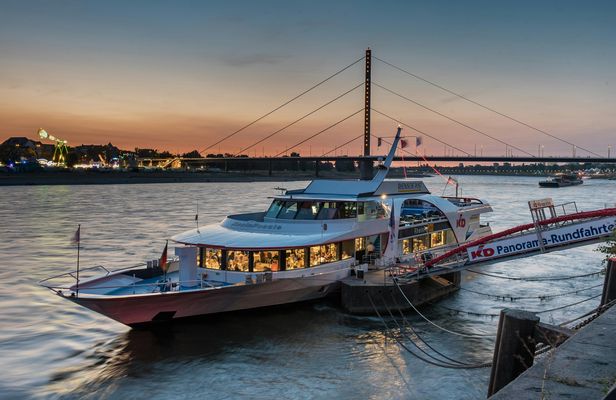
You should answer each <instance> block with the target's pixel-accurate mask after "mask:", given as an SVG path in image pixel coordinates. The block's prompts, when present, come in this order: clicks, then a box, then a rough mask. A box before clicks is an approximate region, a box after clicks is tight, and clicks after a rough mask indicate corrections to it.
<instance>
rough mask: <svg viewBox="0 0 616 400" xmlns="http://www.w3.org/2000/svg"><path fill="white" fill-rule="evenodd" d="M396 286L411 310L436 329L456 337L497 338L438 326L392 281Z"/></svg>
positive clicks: (493, 335)
mask: <svg viewBox="0 0 616 400" xmlns="http://www.w3.org/2000/svg"><path fill="white" fill-rule="evenodd" d="M392 280H393V281H394V283H395V285H396V287H397V288H398V290H399V291H400V293H401V294H402V297H404V299H405V300H406V301H407V302H408V303H409V305H410V306H411V308H412V309H413V310H415V312H416V313H417V314H418V315H419V316H420V317H421V318H423V319H424V320H425V321H426V322H428V323H430V324H431V325H433V326H434V327H436V328H438V329H440V330H442V331H444V332H447V333H450V334H452V335H456V336H461V337H467V338H486V337H496V334H488V333H482V334H479V333H477V334H472V333H462V332H456V331H452V330H449V329H447V328H444V327H442V326H440V325H438V324H436V323H435V322H433V321H431V320H430V319H429V318H428V317H426V316H425V315H423V314H422V313H421V312H420V311H419V310H418V309H417V307H415V305H414V304H413V303H412V302H411V300H409V298H408V297H406V294H404V291H403V290H402V288H401V287H400V285H399V284H398V281H397V280H396V279H392Z"/></svg>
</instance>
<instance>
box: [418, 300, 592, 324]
mask: <svg viewBox="0 0 616 400" xmlns="http://www.w3.org/2000/svg"><path fill="white" fill-rule="evenodd" d="M599 296H601V293H599V294H597V295H594V296H591V297H587V298H585V299H583V300H580V301H576V302H574V303H570V304H565V305H563V306H560V307H555V308H550V309H547V310H528V311H529V312H532V313H535V314H545V313H549V312H552V311H558V310H562V309H565V308H568V307H573V306H577V305H578V304H582V303H585V302H587V301H590V300H593V299H596V298H597V297H599ZM430 304H431V305H433V306H436V307H438V308H442V309H443V310H447V311H450V312H453V313H456V314H467V315H473V316H477V317H490V318H494V317H498V316H500V314H493V313H480V312H474V311H466V310H460V309H457V308H452V307H447V306H443V305H441V304H435V303H430ZM594 311H596V309H595V310H593V311H591V312H590V314H592V313H593V312H594ZM586 315H589V314H585V315H582V316H581V317H578V318H576V319H574V320H572V321H570V322H573V321H577V320H578V319H580V318H583V317H585V316H586ZM570 322H569V323H570ZM563 324H567V323H563ZM561 325H562V324H561Z"/></svg>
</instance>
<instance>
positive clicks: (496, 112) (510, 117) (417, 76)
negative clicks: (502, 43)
mask: <svg viewBox="0 0 616 400" xmlns="http://www.w3.org/2000/svg"><path fill="white" fill-rule="evenodd" d="M372 58H374V59H376V60H379V61H380V62H382V63H384V64H386V65H389V66H390V67H392V68H394V69H397V70H398V71H401V72H403V73H405V74H407V75H410V76H412V77H413V78H416V79H419V80H420V81H423V82H425V83H427V84H429V85H432V86H434V87H436V88H439V89H441V90H443V91H445V92H447V93H449V94H452V95H454V96H456V97H459V98H461V99H463V100H466V101H468V102H469V103H472V104H474V105H476V106H479V107H481V108H483V109H485V110H488V111H490V112H493V113H495V114H498V115H500V116H501V117H504V118H507V119H509V120H511V121H513V122H516V123H518V124H520V125H523V126H525V127H527V128H530V129H532V130H534V131H537V132H539V133H542V134H544V135H546V136H549V137H551V138H553V139H556V140H559V141H561V142H563V143H566V144H568V145H570V146H575V147H576V148H578V149H581V150H584V151H586V152H587V153H590V154H592V155H595V156H597V157H601V158H603V156H602V155H600V154H597V153H595V152H594V151H591V150H588V149H585V148H584V147H580V146H578V145H576V144H575V143H571V142H569V141H568V140H565V139H562V138H560V137H558V136H556V135H554V134H552V133H549V132H547V131H545V130H543V129H539V128H537V127H535V126H532V125H531V124H529V123H527V122H524V121H521V120H519V119H516V118H514V117H512V116H510V115H507V114H505V113H502V112H500V111H497V110H495V109H493V108H491V107H488V106H486V105H484V104H481V103H479V102H477V101H475V100H472V99H469V98H468V97H465V96H463V95H461V94H459V93H456V92H454V91H453V90H449V89H447V88H445V87H443V86H441V85H439V84H437V83H434V82H432V81H429V80H428V79H426V78H422V77H421V76H419V75H416V74H414V73H412V72H409V71H407V70H405V69H403V68H400V67H398V66H396V65H394V64H391V63H389V62H387V61H385V60H382V59H380V58H378V57H375V56H372Z"/></svg>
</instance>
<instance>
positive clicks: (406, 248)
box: [402, 239, 413, 255]
mask: <svg viewBox="0 0 616 400" xmlns="http://www.w3.org/2000/svg"><path fill="white" fill-rule="evenodd" d="M412 250H413V248H412V247H411V239H404V240H402V254H404V255H406V254H411V253H412V252H413V251H412Z"/></svg>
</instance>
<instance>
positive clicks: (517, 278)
mask: <svg viewBox="0 0 616 400" xmlns="http://www.w3.org/2000/svg"><path fill="white" fill-rule="evenodd" d="M467 271H468V272H472V273H473V274H478V275H484V276H489V277H491V278H499V279H508V280H512V281H528V282H541V281H565V280H568V279H576V278H585V277H588V276H595V275H600V274H603V273H604V272H605V268H604V269H601V270H599V271H595V272H590V273H587V274H582V275H571V276H536V277H523V276H503V275H497V274H490V273H488V272H483V271H476V270H473V269H467Z"/></svg>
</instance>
